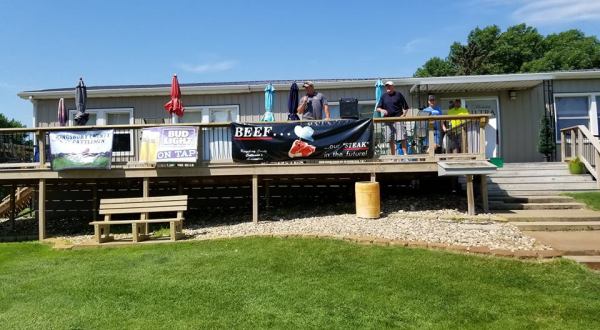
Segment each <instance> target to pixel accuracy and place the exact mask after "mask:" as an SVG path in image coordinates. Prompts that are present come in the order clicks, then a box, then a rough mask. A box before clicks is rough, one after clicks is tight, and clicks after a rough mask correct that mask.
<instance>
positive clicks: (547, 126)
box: [538, 115, 556, 160]
mask: <svg viewBox="0 0 600 330" xmlns="http://www.w3.org/2000/svg"><path fill="white" fill-rule="evenodd" d="M555 148H556V144H555V143H554V130H553V129H552V122H551V120H550V117H549V116H547V115H544V117H542V123H541V125H540V135H539V140H538V151H539V152H540V153H541V154H543V155H544V157H545V158H546V160H550V157H551V156H552V154H554V150H555Z"/></svg>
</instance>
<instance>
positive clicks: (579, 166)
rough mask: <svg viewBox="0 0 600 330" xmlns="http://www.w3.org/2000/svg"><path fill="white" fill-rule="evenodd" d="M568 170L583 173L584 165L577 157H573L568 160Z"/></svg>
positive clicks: (573, 172)
mask: <svg viewBox="0 0 600 330" xmlns="http://www.w3.org/2000/svg"><path fill="white" fill-rule="evenodd" d="M569 172H570V173H571V174H583V173H585V165H583V163H582V162H581V160H580V159H579V157H575V158H574V159H571V160H570V161H569Z"/></svg>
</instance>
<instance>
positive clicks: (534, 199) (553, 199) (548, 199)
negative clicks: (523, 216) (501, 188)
mask: <svg viewBox="0 0 600 330" xmlns="http://www.w3.org/2000/svg"><path fill="white" fill-rule="evenodd" d="M489 200H490V202H504V203H571V202H574V201H575V199H574V198H573V197H569V196H522V197H514V196H502V195H496V196H489Z"/></svg>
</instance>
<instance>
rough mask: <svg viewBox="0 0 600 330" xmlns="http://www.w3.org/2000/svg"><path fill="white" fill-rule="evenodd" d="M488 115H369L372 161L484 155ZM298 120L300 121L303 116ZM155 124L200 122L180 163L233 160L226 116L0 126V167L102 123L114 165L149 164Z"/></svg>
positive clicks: (28, 161)
mask: <svg viewBox="0 0 600 330" xmlns="http://www.w3.org/2000/svg"><path fill="white" fill-rule="evenodd" d="M488 119H489V115H463V116H416V117H394V118H376V119H373V122H374V133H373V134H374V139H373V140H374V144H375V153H374V154H375V156H374V158H373V159H371V160H370V161H386V160H388V161H389V160H398V159H405V160H410V161H436V160H439V159H450V158H458V159H485V125H486V124H487V121H488ZM298 123H299V124H301V123H302V122H298ZM274 124H276V123H274ZM157 126H195V127H198V129H199V130H198V131H199V134H198V135H199V137H198V139H199V141H198V155H199V157H198V162H197V163H196V164H192V165H189V164H188V165H184V164H179V165H181V166H206V165H207V164H210V163H232V162H233V160H232V157H231V128H230V126H231V125H230V123H229V122H225V123H208V124H172V125H150V124H142V125H112V126H76V127H43V128H42V127H38V128H7V129H0V156H1V157H2V159H1V164H0V170H1V169H11V170H12V169H15V168H32V167H36V168H47V167H49V164H48V163H47V161H48V160H49V155H50V152H49V137H48V134H49V133H50V132H56V131H83V130H102V129H112V130H114V135H113V153H112V166H113V168H123V167H139V166H147V164H144V163H141V162H140V161H139V150H140V144H141V137H142V130H143V129H144V128H148V127H157ZM396 140H398V141H396ZM432 142H433V143H432ZM396 150H398V152H396ZM401 151H402V152H401ZM291 162H292V163H293V162H296V161H291ZM300 162H302V160H300ZM316 162H318V163H331V162H336V161H328V160H318V161H316ZM337 162H339V161H337Z"/></svg>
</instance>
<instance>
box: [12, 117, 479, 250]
mask: <svg viewBox="0 0 600 330" xmlns="http://www.w3.org/2000/svg"><path fill="white" fill-rule="evenodd" d="M488 118H489V115H466V116H435V117H423V116H420V117H403V118H389V119H388V118H386V119H374V128H375V129H374V144H375V156H374V157H373V158H372V159H363V160H345V161H330V160H302V161H290V162H281V163H263V164H243V163H234V162H233V161H232V159H231V145H230V132H229V129H230V128H229V127H230V123H211V124H176V125H175V126H177V125H181V126H198V127H199V132H200V136H199V143H198V148H199V150H198V151H199V155H200V159H199V160H198V162H197V163H195V164H159V165H156V166H149V165H148V164H144V163H140V162H139V160H138V150H139V142H140V140H141V130H142V129H143V128H145V127H156V126H157V125H119V126H89V127H37V128H25V129H0V136H3V135H4V136H8V137H9V138H12V139H13V140H14V139H15V137H18V138H19V139H21V138H23V137H26V138H25V139H26V140H27V139H29V140H28V141H25V142H24V143H27V144H31V142H33V141H34V142H35V143H34V144H35V148H36V149H37V150H38V153H37V155H34V154H33V150H32V149H33V148H29V149H27V148H22V147H19V148H18V151H19V157H18V158H15V159H18V160H19V162H16V161H15V162H12V161H11V160H3V161H2V163H0V185H9V184H21V185H23V184H28V185H32V184H34V185H35V186H37V196H36V197H37V198H36V199H37V209H38V219H39V238H40V240H42V239H44V238H45V237H46V234H45V203H46V200H47V196H46V186H47V183H48V182H60V181H61V180H96V181H98V180H114V179H128V180H129V179H139V180H140V181H142V182H143V189H142V190H143V191H142V192H143V196H148V193H149V182H150V179H155V178H206V177H212V178H214V179H215V180H218V179H219V177H236V176H238V177H240V178H246V180H248V181H249V182H248V183H249V184H250V186H251V195H252V205H253V207H252V209H253V211H252V214H253V217H252V218H253V220H254V221H258V218H259V213H258V199H259V194H258V186H259V181H260V180H261V179H262V178H265V177H273V176H279V177H294V176H301V175H313V174H319V175H331V176H347V175H364V176H366V177H368V178H370V179H371V180H372V181H375V180H377V175H379V174H385V175H388V174H390V173H413V174H415V175H418V174H419V173H437V171H438V162H439V161H453V160H456V161H481V160H485V125H486V124H487V120H488ZM450 120H461V121H463V122H464V123H465V125H464V126H463V133H464V134H463V136H462V139H461V145H462V150H463V151H464V152H463V153H434V151H433V149H429V150H427V151H426V150H423V148H421V149H422V150H420V153H419V147H420V146H419V145H418V144H417V143H415V144H417V146H416V148H415V152H416V153H414V154H409V155H405V156H397V155H390V154H389V150H388V149H387V148H388V143H387V141H385V140H383V133H382V130H383V126H384V125H386V124H389V123H393V122H395V121H399V122H403V123H405V124H407V127H417V126H418V125H420V127H421V128H423V127H425V128H428V130H427V131H426V133H424V134H426V135H424V136H423V133H421V136H420V139H421V141H422V140H423V139H425V138H428V140H429V141H433V140H434V135H433V134H434V133H433V128H434V125H439V124H440V123H441V122H442V121H444V122H447V121H450ZM467 124H468V125H471V126H470V127H472V128H474V129H472V130H470V131H469V134H471V135H469V137H468V138H467V131H466V128H465V127H466V126H467ZM158 126H161V125H158ZM164 126H172V125H164ZM98 129H99V130H101V129H114V130H115V133H120V134H130V136H131V141H133V143H132V145H131V146H130V148H131V150H130V152H127V153H120V154H119V153H116V154H115V153H114V152H113V166H112V168H111V169H110V170H68V171H52V170H51V169H50V165H49V163H48V162H47V155H46V152H47V151H46V150H47V148H46V147H47V141H48V133H49V132H52V131H70V130H78V131H81V130H98ZM416 131H417V129H415V132H416ZM415 132H413V134H414V136H415V137H414V141H416V142H418V140H419V139H418V138H416V134H417V133H415ZM3 150H4V154H7V152H8V153H10V149H7V148H4V149H3ZM23 150H31V151H29V152H30V153H31V154H30V155H29V157H27V156H26V155H25V156H24V155H23ZM34 158H35V159H36V160H35V161H34ZM7 159H8V158H7ZM27 160H30V161H29V162H28V161H27ZM470 197H471V196H470ZM470 209H471V208H470Z"/></svg>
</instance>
